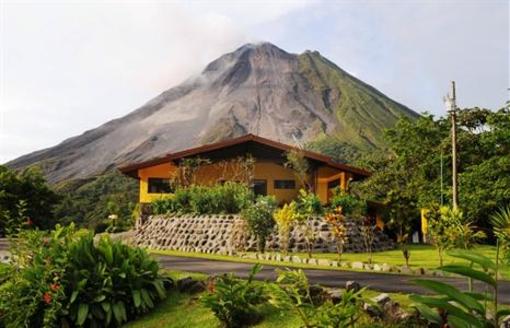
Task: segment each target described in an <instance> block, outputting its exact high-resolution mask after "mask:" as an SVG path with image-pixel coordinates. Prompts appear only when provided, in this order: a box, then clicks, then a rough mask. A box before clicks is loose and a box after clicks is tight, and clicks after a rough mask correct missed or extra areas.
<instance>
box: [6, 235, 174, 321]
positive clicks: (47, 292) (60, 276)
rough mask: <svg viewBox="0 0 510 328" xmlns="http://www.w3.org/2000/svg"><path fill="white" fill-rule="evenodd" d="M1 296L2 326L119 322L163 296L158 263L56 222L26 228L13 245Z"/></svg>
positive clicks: (139, 253)
mask: <svg viewBox="0 0 510 328" xmlns="http://www.w3.org/2000/svg"><path fill="white" fill-rule="evenodd" d="M13 252H14V253H15V255H16V256H15V257H14V258H15V259H16V262H15V263H14V267H15V268H16V270H13V274H12V275H11V277H10V278H9V280H8V282H7V284H6V285H7V287H5V288H3V289H2V291H1V293H2V295H1V297H0V320H2V321H3V323H4V324H5V326H6V327H22V326H25V327H55V326H65V327H69V326H88V327H109V326H120V325H121V324H122V323H124V322H126V321H128V320H131V319H133V318H134V317H136V316H137V315H139V314H141V313H145V312H147V311H148V310H149V309H151V308H152V307H154V304H155V303H156V302H157V301H159V300H161V299H163V298H164V297H165V290H164V281H165V279H163V278H162V277H160V276H159V273H158V270H159V265H158V263H157V262H156V261H155V260H153V259H151V258H150V257H149V256H148V255H147V253H145V251H144V250H142V249H139V248H131V247H129V246H126V245H123V244H121V243H119V242H112V241H110V239H108V238H107V237H103V238H102V239H101V240H99V242H98V243H97V246H96V245H94V238H93V234H92V233H91V232H88V231H78V232H77V231H75V229H74V227H73V226H70V227H65V228H62V227H58V226H57V228H56V229H55V230H54V231H52V232H51V233H49V234H48V233H41V232H28V233H24V234H22V235H21V236H20V239H19V241H18V242H17V244H16V245H15V247H14V248H13Z"/></svg>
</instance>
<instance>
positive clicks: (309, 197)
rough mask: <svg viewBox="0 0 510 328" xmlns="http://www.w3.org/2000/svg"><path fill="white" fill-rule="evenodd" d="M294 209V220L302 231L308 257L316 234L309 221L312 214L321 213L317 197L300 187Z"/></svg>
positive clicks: (310, 254) (321, 209)
mask: <svg viewBox="0 0 510 328" xmlns="http://www.w3.org/2000/svg"><path fill="white" fill-rule="evenodd" d="M296 210H297V216H296V220H297V223H298V224H299V226H300V227H301V229H302V230H303V232H304V237H305V242H306V248H307V253H308V257H309V258H311V257H312V250H313V246H314V244H315V239H316V236H315V232H314V230H313V227H312V226H311V225H310V222H309V221H310V220H311V219H312V218H313V217H314V216H317V215H321V214H322V213H323V208H322V205H321V202H320V199H319V197H318V196H317V195H316V194H314V193H312V192H308V191H306V190H304V189H300V190H299V195H298V198H297V200H296Z"/></svg>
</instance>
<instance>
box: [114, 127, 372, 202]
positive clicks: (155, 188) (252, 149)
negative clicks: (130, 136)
mask: <svg viewBox="0 0 510 328" xmlns="http://www.w3.org/2000/svg"><path fill="white" fill-rule="evenodd" d="M293 149H297V148H295V147H293V146H290V145H286V144H283V143H280V142H276V141H273V140H269V139H266V138H262V137H259V136H256V135H253V134H247V135H244V136H241V137H238V138H234V139H229V140H225V141H221V142H217V143H212V144H208V145H204V146H200V147H195V148H190V149H187V150H183V151H179V152H176V153H171V154H168V155H166V156H163V157H159V158H155V159H152V160H149V161H145V162H141V163H135V164H130V165H127V166H123V167H120V168H119V170H120V171H121V172H122V173H124V174H126V175H128V176H131V177H133V178H136V179H138V180H139V183H140V199H139V200H140V203H150V202H151V201H153V200H155V199H158V198H161V197H162V196H164V195H166V194H170V193H171V192H172V189H171V185H170V179H171V178H172V176H173V174H174V172H175V171H176V170H177V169H178V167H179V165H180V163H181V162H182V161H183V160H184V159H189V158H197V157H199V158H203V159H207V160H208V163H207V164H206V165H204V167H203V168H201V170H200V174H198V176H197V184H202V185H211V184H214V183H219V182H222V180H221V179H222V177H223V175H222V174H221V172H220V171H221V170H220V165H221V162H224V161H225V160H229V159H234V158H239V157H240V156H246V155H248V154H249V155H250V156H252V158H253V159H254V165H253V171H254V172H253V180H252V182H251V184H252V187H253V190H254V192H255V193H256V194H261V195H274V196H275V197H276V199H277V201H278V202H279V203H285V202H290V201H291V200H293V199H294V198H295V197H296V196H297V195H298V191H299V189H300V188H302V187H303V186H302V185H301V184H300V182H299V181H298V180H297V179H296V176H295V173H294V171H293V170H292V169H291V168H288V167H286V166H285V165H284V164H285V162H286V154H287V152H289V151H291V150H293ZM303 155H304V157H305V158H306V159H307V160H308V163H309V165H310V168H311V169H310V172H311V173H310V175H309V177H308V184H309V186H310V187H311V190H312V191H313V192H314V193H316V194H317V195H318V196H319V198H320V200H321V202H322V203H324V204H326V203H328V201H329V199H330V197H331V196H332V191H333V190H334V189H335V188H337V187H340V188H341V189H343V190H348V187H349V183H350V182H352V181H357V180H362V179H365V178H366V177H368V176H370V172H368V171H366V170H364V169H361V168H357V167H353V166H350V165H346V164H340V163H337V162H335V161H333V160H332V159H331V158H330V157H328V156H324V155H322V154H318V153H315V152H311V151H304V150H303Z"/></svg>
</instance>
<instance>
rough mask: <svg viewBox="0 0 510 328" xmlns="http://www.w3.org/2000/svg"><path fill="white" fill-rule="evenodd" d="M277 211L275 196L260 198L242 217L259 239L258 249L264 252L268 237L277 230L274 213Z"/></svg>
mask: <svg viewBox="0 0 510 328" xmlns="http://www.w3.org/2000/svg"><path fill="white" fill-rule="evenodd" d="M275 209H276V198H275V197H274V196H259V197H257V199H256V201H255V203H252V204H251V205H250V206H248V207H247V208H246V209H244V210H243V212H242V214H241V215H242V217H243V218H244V219H245V220H246V222H248V228H249V229H250V231H251V232H252V233H253V234H254V235H255V236H256V237H257V248H258V251H259V252H262V253H263V252H264V251H265V248H266V240H267V237H269V235H270V234H271V232H273V230H274V228H275V221H274V218H273V213H274V211H275Z"/></svg>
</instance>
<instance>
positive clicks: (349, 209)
mask: <svg viewBox="0 0 510 328" xmlns="http://www.w3.org/2000/svg"><path fill="white" fill-rule="evenodd" d="M338 207H341V208H342V213H343V214H345V215H347V216H350V217H355V218H360V217H363V216H365V215H366V214H367V202H366V201H364V200H362V199H360V198H359V197H358V196H356V195H354V194H350V193H347V192H345V191H343V190H341V189H340V188H336V189H335V191H334V193H333V197H331V200H330V208H331V209H332V210H335V209H336V208H338Z"/></svg>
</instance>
